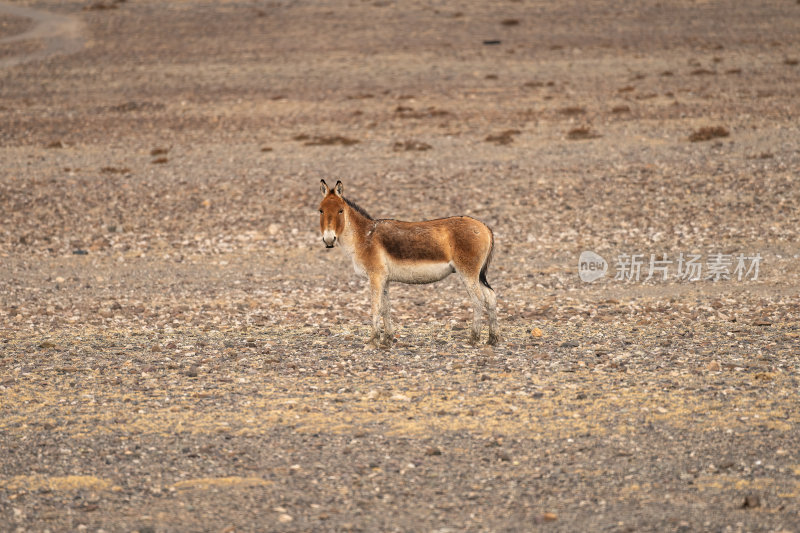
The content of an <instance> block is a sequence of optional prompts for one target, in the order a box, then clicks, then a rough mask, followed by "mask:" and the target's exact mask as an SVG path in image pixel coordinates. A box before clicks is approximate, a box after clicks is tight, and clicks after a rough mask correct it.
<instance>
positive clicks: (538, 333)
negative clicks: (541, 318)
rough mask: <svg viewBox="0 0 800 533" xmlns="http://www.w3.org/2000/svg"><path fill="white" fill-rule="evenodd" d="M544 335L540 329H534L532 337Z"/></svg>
mask: <svg viewBox="0 0 800 533" xmlns="http://www.w3.org/2000/svg"><path fill="white" fill-rule="evenodd" d="M542 335H544V332H543V331H542V330H541V329H540V328H533V329H532V330H531V337H537V338H538V337H541V336H542Z"/></svg>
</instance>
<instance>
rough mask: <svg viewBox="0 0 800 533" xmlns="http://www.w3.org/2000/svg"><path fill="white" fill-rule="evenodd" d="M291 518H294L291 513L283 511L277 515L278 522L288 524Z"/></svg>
mask: <svg viewBox="0 0 800 533" xmlns="http://www.w3.org/2000/svg"><path fill="white" fill-rule="evenodd" d="M292 520H294V518H292V516H291V515H288V514H286V513H283V514H282V515H280V516H278V522H280V523H282V524H288V523H289V522H291V521H292Z"/></svg>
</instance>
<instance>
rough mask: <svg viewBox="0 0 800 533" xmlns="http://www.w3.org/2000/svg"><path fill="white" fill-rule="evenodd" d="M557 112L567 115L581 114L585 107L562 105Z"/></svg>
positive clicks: (584, 111)
mask: <svg viewBox="0 0 800 533" xmlns="http://www.w3.org/2000/svg"><path fill="white" fill-rule="evenodd" d="M558 112H559V113H560V114H562V115H565V116H567V117H574V116H576V115H583V114H584V113H586V109H584V108H583V107H580V106H575V105H573V106H568V107H563V108H561V109H559V110H558Z"/></svg>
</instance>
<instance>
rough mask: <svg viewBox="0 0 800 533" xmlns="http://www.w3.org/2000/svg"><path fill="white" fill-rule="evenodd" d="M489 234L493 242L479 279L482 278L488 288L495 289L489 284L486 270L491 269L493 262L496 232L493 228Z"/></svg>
mask: <svg viewBox="0 0 800 533" xmlns="http://www.w3.org/2000/svg"><path fill="white" fill-rule="evenodd" d="M489 236H490V237H491V239H492V240H491V243H490V244H489V253H488V254H486V260H485V261H484V262H483V266H482V267H481V274H480V276H479V278H478V279H480V282H481V283H483V284H484V285H485V286H486V288H487V289H489V290H490V291H493V290H494V289H493V288H492V286H491V285H489V282H488V281H486V271H487V270H488V269H489V263H491V262H492V253H493V252H494V233H492V230H491V229H490V230H489Z"/></svg>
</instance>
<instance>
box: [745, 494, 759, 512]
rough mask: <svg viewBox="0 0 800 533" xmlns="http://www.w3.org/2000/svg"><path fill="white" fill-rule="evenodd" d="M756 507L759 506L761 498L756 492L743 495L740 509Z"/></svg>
mask: <svg viewBox="0 0 800 533" xmlns="http://www.w3.org/2000/svg"><path fill="white" fill-rule="evenodd" d="M756 507H761V498H760V497H759V496H758V494H753V493H751V494H748V495H747V496H745V497H744V502H742V509H754V508H756Z"/></svg>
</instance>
